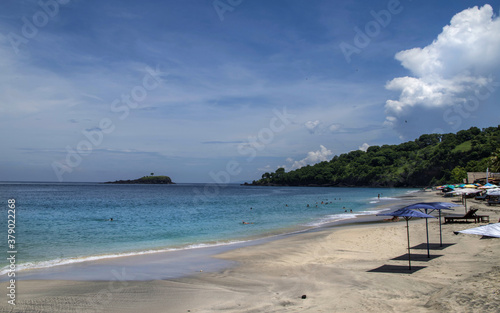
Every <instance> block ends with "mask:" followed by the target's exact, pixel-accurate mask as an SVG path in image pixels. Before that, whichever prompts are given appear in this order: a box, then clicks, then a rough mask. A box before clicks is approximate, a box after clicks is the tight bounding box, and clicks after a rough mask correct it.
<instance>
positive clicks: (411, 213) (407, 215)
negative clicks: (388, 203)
mask: <svg viewBox="0 0 500 313" xmlns="http://www.w3.org/2000/svg"><path fill="white" fill-rule="evenodd" d="M377 215H379V216H398V217H404V219H405V220H406V235H407V237H408V268H409V270H410V271H411V253H410V227H409V225H408V221H409V220H410V219H411V218H413V217H420V218H435V217H434V216H432V215H429V214H425V213H423V212H420V211H416V210H411V209H407V208H401V209H399V210H396V211H394V212H391V213H382V214H377Z"/></svg>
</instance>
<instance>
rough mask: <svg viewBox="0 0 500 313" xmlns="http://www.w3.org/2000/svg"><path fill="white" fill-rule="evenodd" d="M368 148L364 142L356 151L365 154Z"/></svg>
mask: <svg viewBox="0 0 500 313" xmlns="http://www.w3.org/2000/svg"><path fill="white" fill-rule="evenodd" d="M368 148H370V145H369V144H367V143H366V142H365V143H364V144H362V145H361V146H359V148H358V149H359V150H361V151H364V152H366V151H367V150H368Z"/></svg>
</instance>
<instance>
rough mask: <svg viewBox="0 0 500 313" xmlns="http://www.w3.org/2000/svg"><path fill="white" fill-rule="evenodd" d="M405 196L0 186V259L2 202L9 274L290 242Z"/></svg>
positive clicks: (351, 191) (2, 264) (359, 191)
mask: <svg viewBox="0 0 500 313" xmlns="http://www.w3.org/2000/svg"><path fill="white" fill-rule="evenodd" d="M414 191H416V189H391V188H325V187H257V186H240V185H236V184H235V185H225V186H222V185H206V184H175V185H115V184H99V183H0V195H1V200H2V201H3V202H4V208H5V209H4V211H3V212H2V217H1V219H0V220H1V221H2V232H3V234H4V235H3V236H2V237H3V238H4V239H3V240H1V242H0V249H1V250H2V251H4V254H5V255H7V254H8V251H10V250H11V249H9V247H8V245H7V235H8V230H9V227H8V223H7V220H8V219H12V217H8V208H7V207H8V200H9V199H15V206H16V208H15V228H14V230H15V233H14V234H12V235H13V236H15V249H16V270H17V271H18V272H19V271H24V270H28V269H39V268H50V267H57V266H60V265H65V264H71V263H80V262H84V261H89V260H98V259H106V258H112V257H116V256H127V255H130V256H131V255H140V254H150V253H158V252H164V251H171V250H189V249H196V248H200V247H209V246H218V245H231V244H233V243H241V242H246V241H251V240H254V239H258V238H264V237H270V236H275V235H278V234H285V233H292V232H296V231H300V230H304V229H307V228H314V227H319V226H321V225H323V224H325V223H329V222H333V221H336V220H342V219H349V218H353V217H355V216H357V215H367V214H373V213H375V211H374V208H375V207H377V206H380V205H383V204H385V203H386V204H387V207H389V206H390V203H391V202H393V201H394V200H396V199H395V197H397V196H401V195H404V194H407V193H410V192H414ZM379 195H380V198H379ZM351 210H352V211H351ZM10 214H12V212H10ZM111 219H112V220H111ZM244 222H245V224H244ZM246 223H248V224H246ZM11 228H12V226H11ZM11 238H12V237H11ZM7 256H8V255H7ZM8 270H9V263H8V260H7V258H2V259H0V279H2V278H5V277H6V276H7V273H8Z"/></svg>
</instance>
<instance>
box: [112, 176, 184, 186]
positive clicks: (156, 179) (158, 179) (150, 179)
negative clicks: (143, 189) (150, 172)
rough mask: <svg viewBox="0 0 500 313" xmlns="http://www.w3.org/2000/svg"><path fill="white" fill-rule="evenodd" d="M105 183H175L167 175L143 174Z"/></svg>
mask: <svg viewBox="0 0 500 313" xmlns="http://www.w3.org/2000/svg"><path fill="white" fill-rule="evenodd" d="M105 184H155V185H156V184H158V185H160V184H175V183H174V182H172V179H170V177H168V176H144V177H141V178H138V179H133V180H130V179H129V180H116V181H113V182H111V181H110V182H105Z"/></svg>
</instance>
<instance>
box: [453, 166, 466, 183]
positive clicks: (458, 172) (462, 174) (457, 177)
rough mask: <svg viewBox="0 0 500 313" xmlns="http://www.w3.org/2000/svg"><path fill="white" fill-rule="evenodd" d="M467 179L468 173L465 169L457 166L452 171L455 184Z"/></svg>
mask: <svg viewBox="0 0 500 313" xmlns="http://www.w3.org/2000/svg"><path fill="white" fill-rule="evenodd" d="M465 178H467V171H466V170H465V168H463V167H461V166H457V167H455V168H454V169H453V170H452V171H451V179H452V181H453V182H456V183H461V182H463V181H464V179H465Z"/></svg>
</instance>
